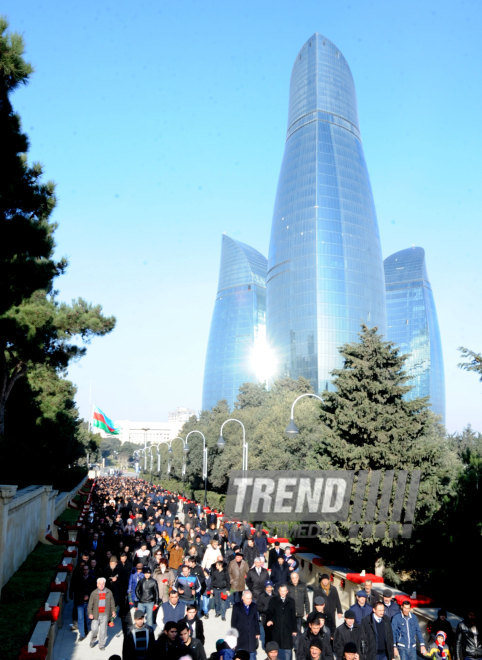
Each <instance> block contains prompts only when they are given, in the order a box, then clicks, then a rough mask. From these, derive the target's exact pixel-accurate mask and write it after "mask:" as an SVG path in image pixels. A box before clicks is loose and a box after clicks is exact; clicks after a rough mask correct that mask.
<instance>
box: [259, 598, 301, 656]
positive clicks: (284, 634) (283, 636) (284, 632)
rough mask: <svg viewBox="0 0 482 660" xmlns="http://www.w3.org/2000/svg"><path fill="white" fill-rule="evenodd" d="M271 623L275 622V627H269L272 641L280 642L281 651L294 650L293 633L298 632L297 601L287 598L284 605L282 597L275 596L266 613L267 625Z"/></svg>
mask: <svg viewBox="0 0 482 660" xmlns="http://www.w3.org/2000/svg"><path fill="white" fill-rule="evenodd" d="M270 621H272V622H273V625H272V626H269V628H270V634H271V639H272V640H273V641H275V642H278V644H279V647H280V649H291V648H293V643H294V641H295V640H294V635H293V633H296V632H297V627H296V606H295V601H294V600H293V599H292V598H290V597H289V596H287V597H286V598H285V601H284V603H283V601H282V600H281V598H280V596H273V598H271V599H270V601H269V604H268V611H267V613H266V623H267V624H268V623H269V622H270Z"/></svg>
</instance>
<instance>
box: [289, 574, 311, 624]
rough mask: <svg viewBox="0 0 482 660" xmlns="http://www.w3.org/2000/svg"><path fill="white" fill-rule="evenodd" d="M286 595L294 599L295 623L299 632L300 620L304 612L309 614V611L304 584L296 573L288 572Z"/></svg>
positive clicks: (308, 600)
mask: <svg viewBox="0 0 482 660" xmlns="http://www.w3.org/2000/svg"><path fill="white" fill-rule="evenodd" d="M288 595H289V596H291V598H292V599H293V600H294V601H295V606H296V625H297V627H298V632H301V622H302V621H303V618H304V616H305V614H309V612H310V599H309V598H308V590H307V588H306V584H305V583H304V582H301V580H300V576H299V575H298V573H291V574H290V581H289V583H288Z"/></svg>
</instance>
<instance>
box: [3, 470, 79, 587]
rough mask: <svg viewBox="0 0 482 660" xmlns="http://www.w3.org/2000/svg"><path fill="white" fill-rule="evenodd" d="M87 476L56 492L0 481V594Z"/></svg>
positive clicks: (52, 527) (39, 487) (44, 541)
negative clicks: (75, 484)
mask: <svg viewBox="0 0 482 660" xmlns="http://www.w3.org/2000/svg"><path fill="white" fill-rule="evenodd" d="M86 480H87V477H85V478H84V479H82V481H81V482H80V483H79V484H78V485H77V486H76V487H75V488H73V489H72V490H71V491H69V492H62V493H59V492H58V491H57V490H53V489H52V486H28V487H27V488H21V489H20V490H18V486H11V485H2V484H0V594H1V589H2V588H3V586H4V584H6V583H7V582H8V580H9V579H10V578H11V577H12V575H13V574H14V573H15V571H16V570H17V569H18V568H19V567H20V566H21V564H23V562H24V561H25V559H26V558H27V557H28V555H29V554H30V553H31V552H32V550H33V549H34V548H35V546H36V545H37V543H38V542H39V541H40V542H41V543H46V542H47V541H46V539H45V535H46V534H48V533H49V532H50V533H52V531H56V529H55V530H54V524H53V523H54V520H55V519H56V518H57V517H58V516H59V515H60V514H61V513H62V512H63V511H64V510H65V509H66V508H67V505H68V503H69V501H70V500H71V499H72V498H73V497H74V496H75V495H76V494H77V491H78V490H79V489H80V488H82V486H83V485H84V483H85V482H86Z"/></svg>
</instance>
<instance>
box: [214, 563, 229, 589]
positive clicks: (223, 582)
mask: <svg viewBox="0 0 482 660" xmlns="http://www.w3.org/2000/svg"><path fill="white" fill-rule="evenodd" d="M211 588H212V589H222V590H223V591H226V590H229V589H230V588H231V580H230V579H229V575H228V572H227V570H226V569H223V570H222V571H218V569H217V568H213V570H212V571H211Z"/></svg>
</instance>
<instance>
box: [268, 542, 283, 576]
mask: <svg viewBox="0 0 482 660" xmlns="http://www.w3.org/2000/svg"><path fill="white" fill-rule="evenodd" d="M278 557H284V552H283V551H282V550H281V547H280V544H279V541H275V542H274V546H273V547H272V548H271V550H270V551H269V552H268V570H269V569H270V568H273V566H275V565H276V564H277V563H278Z"/></svg>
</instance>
